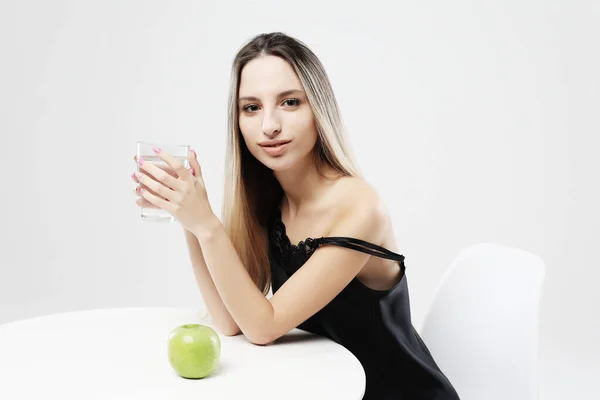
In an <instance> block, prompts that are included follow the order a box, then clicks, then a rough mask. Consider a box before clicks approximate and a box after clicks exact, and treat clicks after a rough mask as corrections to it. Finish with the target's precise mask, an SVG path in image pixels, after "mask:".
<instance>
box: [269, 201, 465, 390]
mask: <svg viewBox="0 0 600 400" xmlns="http://www.w3.org/2000/svg"><path fill="white" fill-rule="evenodd" d="M321 245H336V246H342V247H347V248H350V249H354V250H357V251H361V252H364V253H368V254H371V255H375V256H378V257H383V258H387V259H392V260H396V261H398V264H399V265H400V267H401V268H402V272H403V276H402V279H401V280H400V281H399V282H398V283H397V284H396V285H395V286H394V287H393V288H391V289H389V290H374V289H371V288H369V287H367V286H365V285H364V284H362V283H361V282H360V281H359V280H358V279H357V278H354V279H353V280H352V281H351V282H350V283H349V284H348V286H346V287H345V288H344V289H343V290H342V292H341V293H339V294H338V295H337V296H336V297H335V298H334V299H333V300H332V301H331V302H330V303H329V304H327V305H326V306H325V307H324V308H323V309H321V310H320V311H319V312H317V313H316V314H315V315H313V316H312V317H310V318H309V319H308V320H306V321H305V322H303V323H302V324H300V325H299V326H298V329H302V330H305V331H308V332H311V333H314V334H317V335H321V336H325V337H328V338H330V339H332V340H334V341H335V342H337V343H339V344H340V345H342V346H344V347H345V348H346V349H348V350H349V351H350V352H351V353H352V354H354V356H355V357H356V358H357V359H358V360H359V361H360V363H361V364H362V366H363V368H364V370H365V375H366V389H365V395H364V397H363V399H369V400H387V399H394V400H417V399H423V400H424V399H428V400H456V399H459V397H458V394H457V393H456V391H455V389H454V387H453V386H452V384H451V383H450V381H449V380H448V379H447V378H446V376H445V375H444V374H443V373H442V372H441V371H440V369H439V367H438V366H437V364H436V363H435V361H434V359H433V357H432V355H431V354H430V352H429V350H428V349H427V347H426V345H425V344H424V343H423V341H422V340H421V338H420V337H419V335H418V333H417V331H416V330H415V329H414V327H413V325H412V322H411V316H410V302H409V296H408V286H407V282H406V276H404V271H405V266H404V256H402V255H400V254H396V253H394V252H391V251H389V250H387V249H384V248H383V247H380V246H377V245H375V244H372V243H369V242H365V241H363V240H360V239H355V238H348V237H321V238H316V239H313V238H307V239H306V240H303V241H301V242H300V243H299V244H298V245H294V244H292V243H290V240H289V238H288V237H287V234H286V230H285V225H284V224H283V221H282V220H281V210H280V208H279V207H278V206H277V207H275V209H274V212H273V213H272V216H271V218H270V219H269V259H270V266H271V275H272V285H273V293H275V292H277V290H278V289H279V288H280V287H281V286H282V285H283V284H284V283H285V281H286V280H287V279H288V278H289V277H290V276H291V275H292V274H293V273H294V272H296V271H297V270H298V269H299V268H300V267H301V266H302V265H303V264H304V263H305V262H306V261H307V260H308V258H310V256H311V255H312V254H313V252H314V251H315V250H316V249H317V248H318V247H319V246H321Z"/></svg>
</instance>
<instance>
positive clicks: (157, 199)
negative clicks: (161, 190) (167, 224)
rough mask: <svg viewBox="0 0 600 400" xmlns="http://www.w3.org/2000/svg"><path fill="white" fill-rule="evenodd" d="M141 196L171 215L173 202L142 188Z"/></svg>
mask: <svg viewBox="0 0 600 400" xmlns="http://www.w3.org/2000/svg"><path fill="white" fill-rule="evenodd" d="M142 197H143V198H144V199H146V200H148V201H149V202H150V203H152V204H154V205H155V206H157V207H158V208H162V209H163V210H165V211H167V212H169V213H170V214H171V215H173V211H174V207H175V206H174V205H173V203H170V202H168V201H166V200H163V199H161V198H160V197H158V196H155V195H153V194H152V193H150V192H148V191H147V190H142Z"/></svg>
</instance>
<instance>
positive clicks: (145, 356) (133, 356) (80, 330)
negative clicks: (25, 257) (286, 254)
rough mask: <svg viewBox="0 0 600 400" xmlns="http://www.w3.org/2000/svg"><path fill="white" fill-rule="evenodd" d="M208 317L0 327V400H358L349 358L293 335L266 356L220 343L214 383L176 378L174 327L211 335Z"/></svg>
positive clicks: (190, 313)
mask: <svg viewBox="0 0 600 400" xmlns="http://www.w3.org/2000/svg"><path fill="white" fill-rule="evenodd" d="M204 315H205V314H204V313H203V312H201V311H198V310H193V309H181V308H170V307H157V308H154V307H148V308H146V307H141V308H116V309H96V310H90V311H75V312H68V313H62V314H52V315H45V316H41V317H36V318H30V319H24V320H20V321H14V322H9V323H6V324H3V325H0V399H11V400H16V399H38V398H40V399H41V398H52V399H55V398H56V399H61V400H64V399H78V400H79V399H129V400H131V399H144V400H149V399H162V400H165V399H178V400H181V399H184V400H186V399H206V400H209V399H210V400H217V399H228V400H230V399H265V398H272V399H286V400H291V399H303V400H306V399H344V400H352V399H354V400H358V399H362V397H363V395H364V390H365V374H364V370H363V368H362V366H361V364H360V362H359V361H358V360H357V359H356V358H355V357H354V356H353V355H352V353H350V352H349V351H348V350H346V349H345V348H344V347H342V346H340V345H338V344H337V343H335V342H333V341H331V340H329V339H326V338H322V337H319V336H316V335H313V334H310V333H308V332H305V331H302V330H299V329H294V330H293V331H291V332H290V333H288V334H287V335H285V336H283V337H281V338H279V339H278V340H277V341H275V342H274V343H272V344H269V345H267V346H257V345H254V344H252V343H250V342H249V341H248V340H247V339H246V338H245V337H244V336H243V335H238V336H233V337H228V336H224V335H221V334H219V338H220V339H221V358H220V361H219V365H218V366H217V368H216V369H215V370H214V371H213V373H212V374H211V375H209V376H208V377H206V378H203V379H185V378H181V377H180V376H179V375H177V374H176V373H175V371H174V370H173V369H172V368H171V365H170V364H169V361H168V358H167V340H168V335H169V333H170V332H171V330H172V329H174V328H175V327H176V326H179V325H184V324H190V323H200V324H203V325H208V326H212V324H211V323H210V322H209V321H208V319H206V318H203V317H204ZM213 329H214V327H213ZM215 331H216V329H215ZM217 332H218V331H217Z"/></svg>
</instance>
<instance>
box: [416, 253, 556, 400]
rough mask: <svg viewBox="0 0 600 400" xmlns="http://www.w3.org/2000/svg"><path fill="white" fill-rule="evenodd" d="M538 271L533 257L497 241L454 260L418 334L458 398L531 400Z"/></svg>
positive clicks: (542, 268)
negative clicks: (452, 386)
mask: <svg viewBox="0 0 600 400" xmlns="http://www.w3.org/2000/svg"><path fill="white" fill-rule="evenodd" d="M544 276H545V265H544V262H543V261H542V259H541V258H540V257H538V256H536V255H535V254H532V253H530V252H528V251H525V250H521V249H516V248H513V247H507V246H503V245H499V244H493V243H480V244H475V245H472V246H469V247H467V248H466V249H464V250H463V251H461V252H460V254H459V255H458V256H457V257H456V259H454V261H453V262H452V264H451V265H450V268H449V269H448V271H447V272H446V274H445V275H444V276H443V278H442V280H441V282H440V284H439V285H438V287H437V289H436V291H435V296H434V300H433V302H432V305H431V307H430V309H429V311H428V312H427V314H426V315H425V319H424V323H423V326H422V328H421V329H420V330H419V335H420V336H421V338H422V339H423V341H424V342H425V344H426V345H427V347H428V348H429V350H430V351H431V354H432V356H433V357H434V359H435V360H436V362H437V364H438V366H439V367H440V369H441V370H442V371H443V372H444V374H445V375H446V376H447V377H448V379H449V380H450V382H452V384H453V385H454V387H455V389H456V391H457V392H458V394H459V396H460V398H461V400H496V399H497V400H535V399H538V320H539V305H540V299H541V293H542V287H543V281H544Z"/></svg>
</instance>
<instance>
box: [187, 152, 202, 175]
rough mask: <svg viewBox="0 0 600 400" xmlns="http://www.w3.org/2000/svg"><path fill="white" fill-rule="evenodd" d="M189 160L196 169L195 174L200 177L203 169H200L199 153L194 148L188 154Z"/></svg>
mask: <svg viewBox="0 0 600 400" xmlns="http://www.w3.org/2000/svg"><path fill="white" fill-rule="evenodd" d="M188 160H189V162H190V166H191V167H192V169H193V170H194V172H193V175H194V176H196V177H199V176H201V175H202V171H201V170H200V163H199V162H198V155H197V154H196V152H195V151H194V150H190V154H189V156H188Z"/></svg>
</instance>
